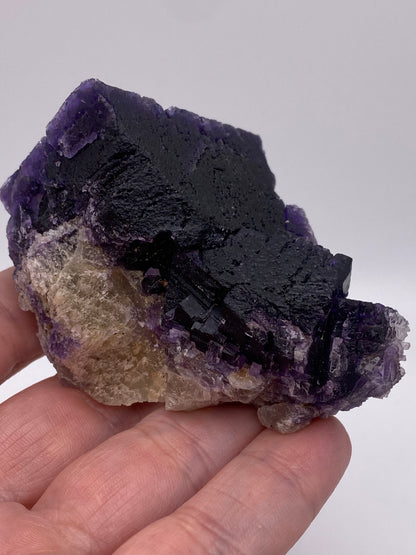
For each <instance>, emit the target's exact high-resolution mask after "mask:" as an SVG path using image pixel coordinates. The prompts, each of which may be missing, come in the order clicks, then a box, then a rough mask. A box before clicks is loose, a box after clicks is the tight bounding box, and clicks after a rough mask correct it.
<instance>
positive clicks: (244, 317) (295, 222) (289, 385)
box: [1, 79, 408, 432]
mask: <svg viewBox="0 0 416 555" xmlns="http://www.w3.org/2000/svg"><path fill="white" fill-rule="evenodd" d="M274 185H275V180H274V176H273V174H272V172H271V171H270V169H269V168H268V166H267V162H266V159H265V156H264V153H263V150H262V146H261V141H260V139H259V137H257V136H256V135H253V134H252V133H248V132H246V131H243V130H241V129H236V128H233V127H231V126H229V125H224V124H221V123H218V122H216V121H213V120H208V119H205V118H202V117H199V116H197V115H195V114H192V113H190V112H187V111H185V110H180V109H177V108H170V109H168V110H163V109H162V108H161V107H160V106H159V105H158V104H157V103H156V102H155V101H153V100H151V99H149V98H145V97H141V96H139V95H137V94H134V93H130V92H125V91H122V90H120V89H117V88H114V87H110V86H108V85H105V84H104V83H101V82H100V81H96V80H93V79H91V80H88V81H85V82H84V83H82V84H81V85H80V86H79V87H78V88H77V89H76V90H75V91H74V92H73V93H72V94H71V95H70V96H69V98H68V99H67V100H66V101H65V103H64V104H63V106H62V108H61V109H60V110H59V112H58V114H57V115H56V116H55V117H54V119H53V120H52V121H51V122H50V124H49V125H48V127H47V131H46V137H44V138H43V139H42V140H41V141H40V142H39V143H38V144H37V146H36V147H35V148H34V150H33V151H32V152H31V154H30V155H29V156H28V157H27V158H26V160H25V161H24V162H23V163H22V165H21V167H20V168H19V170H18V171H17V172H16V173H15V174H14V175H13V176H12V177H10V178H9V180H8V181H7V182H6V184H5V185H4V186H3V188H2V191H1V197H2V200H3V202H4V204H5V206H6V208H7V210H8V211H9V213H10V215H11V218H10V221H9V225H8V239H9V248H10V255H11V257H12V259H13V261H14V263H15V266H16V271H15V280H16V284H17V288H18V291H19V295H20V303H21V306H22V307H23V308H24V309H27V310H33V311H34V312H35V314H36V316H37V319H38V323H39V337H40V340H41V343H42V346H43V349H44V351H45V353H46V354H47V356H48V357H49V359H50V360H51V361H52V362H53V364H54V365H55V367H56V369H57V371H58V374H59V376H60V377H61V379H62V380H64V381H66V382H69V383H71V384H73V385H75V386H77V387H80V388H81V389H83V390H85V391H86V392H88V393H89V394H90V395H91V396H92V397H94V398H95V399H97V400H98V401H101V402H103V403H107V404H131V403H134V402H138V401H164V402H165V405H166V408H167V409H171V410H190V409H195V408H200V407H204V406H208V405H215V404H218V403H223V402H230V401H239V402H242V403H252V404H254V405H255V406H257V407H258V415H259V418H260V420H261V422H262V423H263V424H264V425H265V426H268V427H270V428H275V429H278V430H280V431H281V432H291V431H295V430H297V429H299V428H301V427H303V426H305V425H306V424H307V423H308V422H310V420H311V419H312V418H315V417H317V416H323V417H325V416H329V415H331V414H335V413H336V412H337V411H338V410H348V409H350V408H352V407H355V406H358V405H360V404H361V403H362V402H363V401H364V400H365V399H367V398H368V397H371V396H373V397H383V396H385V395H386V394H387V393H388V392H389V390H390V389H391V387H392V386H393V385H394V384H395V383H396V382H398V381H399V379H400V378H401V377H402V375H403V370H402V369H401V367H400V361H402V360H404V358H405V357H404V354H403V352H404V349H405V348H406V347H407V344H406V343H404V339H405V337H406V334H407V331H408V324H407V322H406V320H405V319H404V318H403V317H402V316H400V315H399V314H398V313H397V312H396V311H395V310H393V309H391V308H388V307H384V306H382V305H380V304H372V303H368V302H362V301H355V300H349V299H347V298H346V296H347V293H348V285H349V279H350V273H351V259H350V258H349V257H347V256H345V255H342V254H335V255H332V254H331V253H330V252H329V251H328V250H327V249H325V248H323V247H321V246H319V245H318V244H317V242H316V239H315V237H314V234H313V232H312V229H311V227H310V225H309V223H308V220H307V218H306V215H305V213H304V211H303V210H302V209H301V208H298V207H296V206H291V205H287V206H285V205H284V203H283V202H282V200H281V199H280V198H279V197H278V196H277V195H276V193H275V191H274Z"/></svg>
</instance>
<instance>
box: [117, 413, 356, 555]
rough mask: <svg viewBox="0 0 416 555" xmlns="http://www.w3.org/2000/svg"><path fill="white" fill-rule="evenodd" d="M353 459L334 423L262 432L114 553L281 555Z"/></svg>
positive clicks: (326, 422) (308, 521)
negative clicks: (196, 490)
mask: <svg viewBox="0 0 416 555" xmlns="http://www.w3.org/2000/svg"><path fill="white" fill-rule="evenodd" d="M349 457H350V444H349V440H348V436H347V434H346V432H345V430H344V429H343V427H342V425H341V424H340V423H339V422H338V421H337V420H335V419H330V420H328V421H323V420H321V421H316V422H314V423H313V424H312V425H311V426H309V427H308V428H306V429H305V430H302V431H301V432H297V433H295V434H292V435H288V436H281V435H279V434H277V433H276V432H271V431H269V430H267V431H264V432H262V433H261V434H260V435H259V436H258V437H256V439H254V440H253V441H252V442H251V443H250V444H249V445H248V446H247V447H246V449H244V450H243V451H242V452H241V454H240V455H239V456H238V457H236V458H235V459H234V460H233V461H231V462H230V463H229V464H228V465H227V466H226V467H225V468H223V470H222V471H221V472H220V473H219V474H218V475H217V476H215V477H214V478H213V479H212V480H211V481H210V482H209V483H208V484H207V485H206V486H205V487H204V488H203V489H202V490H201V491H200V492H199V493H197V494H196V495H195V496H193V497H192V498H191V499H190V500H189V501H188V502H187V503H185V504H184V505H183V506H182V507H180V508H179V509H178V510H177V511H176V512H175V513H173V514H171V515H170V516H168V517H166V518H164V519H161V520H159V521H157V522H155V523H154V524H152V525H150V526H148V527H147V528H145V529H144V530H143V531H141V532H140V533H138V534H136V536H134V537H133V538H131V539H130V540H129V541H128V542H127V543H126V544H124V545H123V546H122V547H121V548H120V549H118V550H117V555H130V554H131V555H133V554H135V555H136V554H140V555H146V554H148V553H149V554H150V553H154V550H155V545H157V552H158V555H164V554H171V553H192V555H199V554H201V555H203V554H205V553H212V554H213V555H217V554H218V555H220V554H222V553H227V554H230V555H233V554H243V553H247V554H252V553H262V554H264V555H267V554H270V555H280V554H284V553H286V552H287V551H288V549H290V547H291V546H292V545H293V544H294V543H295V542H296V541H297V539H298V538H299V537H300V536H301V535H302V533H303V532H304V531H305V529H306V528H307V527H308V526H309V524H310V522H311V521H312V519H313V518H314V517H315V516H316V514H317V513H318V511H319V510H320V508H321V507H322V505H323V504H324V502H325V500H326V499H327V498H328V496H329V495H330V493H331V492H332V490H333V489H334V487H335V485H336V484H337V483H338V481H339V480H340V478H341V476H342V474H343V473H344V470H345V468H346V466H347V464H348V461H349Z"/></svg>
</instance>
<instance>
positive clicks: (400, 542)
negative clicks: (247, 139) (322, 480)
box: [0, 0, 416, 555]
mask: <svg viewBox="0 0 416 555" xmlns="http://www.w3.org/2000/svg"><path fill="white" fill-rule="evenodd" d="M415 29H416V2H414V0H408V1H405V0H395V1H394V2H393V1H387V0H349V1H348V2H347V1H338V0H313V1H311V0H284V1H279V0H277V1H273V0H269V1H267V0H252V1H243V0H223V1H220V0H210V1H207V0H203V1H200V0H170V1H169V0H164V1H162V0H153V1H150V0H149V1H146V0H142V1H140V0H135V1H133V0H131V1H130V0H128V1H127V0H124V1H123V0H119V1H118V2H117V3H116V2H113V1H105V0H92V1H89V0H72V1H71V2H60V1H56V0H37V1H36V0H32V1H29V0H0V83H1V86H0V110H1V112H0V152H1V158H0V181H1V182H2V181H4V180H5V179H6V178H7V177H8V176H9V175H10V174H11V173H12V172H13V171H14V170H15V169H17V167H18V166H19V164H20V162H21V161H22V160H23V159H24V157H25V156H26V155H27V154H28V153H29V151H30V150H31V148H32V147H33V146H34V145H35V143H36V142H37V141H38V140H39V139H40V138H41V136H42V135H43V134H44V130H45V125H46V124H47V123H48V121H49V120H50V119H51V118H52V116H53V115H54V114H55V112H56V111H57V109H58V108H59V106H60V104H61V103H62V102H63V100H64V99H65V97H66V96H67V95H68V94H69V92H70V91H72V89H74V88H75V87H76V86H77V85H78V84H79V83H80V81H82V80H83V79H86V78H88V77H97V78H99V79H101V80H103V81H105V82H107V83H109V84H112V85H116V86H118V87H121V88H125V89H129V90H133V91H136V92H139V93H141V94H143V95H145V96H150V97H153V98H155V99H156V100H157V101H158V102H159V103H160V104H162V106H164V107H168V106H170V105H176V106H179V107H182V108H187V109H189V110H192V111H194V112H197V113H199V114H201V115H204V116H206V117H214V118H215V119H218V120H220V121H224V122H228V123H231V124H233V125H236V126H239V127H242V128H246V129H248V130H251V131H253V132H256V133H258V134H260V135H261V137H262V138H263V144H264V148H265V151H266V154H267V157H268V161H269V164H270V166H271V168H272V170H273V171H274V172H275V174H276V177H277V191H278V193H279V195H280V196H281V197H282V198H283V200H284V201H285V202H287V203H296V204H299V205H300V206H302V207H303V208H304V209H305V210H306V212H307V214H308V216H309V219H310V221H311V223H312V225H313V227H314V230H315V232H316V235H317V237H318V240H319V242H320V243H321V244H323V245H324V246H326V247H328V248H330V249H331V250H332V251H333V252H344V253H346V254H348V255H350V256H352V257H353V259H354V264H353V279H352V286H351V290H350V297H355V298H358V297H359V298H363V299H365V300H369V301H374V302H382V303H383V304H387V305H390V306H393V307H394V308H397V309H398V310H399V311H400V312H401V313H402V314H403V315H404V316H406V317H407V319H408V320H409V321H410V325H411V327H412V328H416V304H415V296H414V288H415V278H414V276H415V273H416V262H415V240H416V223H415V208H416V192H415V188H416V135H415V130H416V110H415V99H416V77H415V58H416V32H415ZM7 219H8V216H7V214H6V212H5V210H4V209H3V208H2V207H1V208H0V265H1V269H3V268H6V267H7V266H9V265H10V262H9V260H8V256H7V242H6V238H5V228H6V223H7ZM409 340H410V341H411V342H413V344H414V345H415V348H414V349H413V351H412V350H410V351H409V353H408V360H407V362H405V363H404V367H405V369H406V371H407V374H406V376H405V378H404V379H403V380H402V381H401V382H400V383H399V384H398V385H397V386H396V388H395V389H394V391H392V393H391V395H390V396H389V397H388V399H386V400H383V401H380V400H370V401H368V402H367V403H366V404H365V405H363V406H362V407H361V408H359V409H355V410H354V411H352V412H350V413H346V414H341V415H340V419H341V420H342V422H343V423H344V424H345V426H346V428H347V430H348V431H349V433H350V436H351V440H352V443H353V457H352V461H351V464H350V467H349V469H348V470H347V472H346V474H345V476H344V478H343V480H342V482H341V484H340V486H339V487H338V489H337V490H336V492H335V493H334V495H333V496H332V498H331V499H330V501H329V502H328V504H327V505H326V506H325V508H324V509H323V510H322V512H321V513H320V515H319V516H318V518H317V519H316V521H315V523H314V524H313V525H312V526H311V528H310V529H309V530H308V532H307V533H306V534H305V535H304V536H303V538H302V539H301V540H300V541H299V542H298V544H297V545H296V546H295V547H294V548H293V549H292V550H291V552H290V553H291V555H315V554H317V555H333V554H337V555H351V554H352V553H354V554H359V555H365V554H377V555H392V554H400V555H411V554H413V553H415V552H416V546H415V541H414V520H415V515H416V502H415V498H416V478H415V474H416V473H415V470H414V460H415V457H416V448H415V444H416V441H415V440H416V434H415V424H416V418H415V413H414V405H415V401H414V399H415V395H416V379H415V375H416V368H415V361H416V357H415V354H414V352H415V350H416V337H415V335H414V334H413V337H412V334H411V335H410V338H409ZM52 373H53V369H52V368H51V367H50V366H49V365H48V363H47V362H46V361H45V360H44V359H42V360H41V361H38V362H37V363H35V364H33V365H31V366H30V367H29V368H28V369H26V370H25V371H24V372H22V373H21V374H19V375H18V376H16V377H15V378H13V379H12V380H10V381H9V382H7V383H5V384H3V385H2V386H1V387H0V400H4V399H6V398H7V397H9V396H10V395H12V394H14V393H15V392H16V391H18V390H20V389H22V388H23V387H26V386H27V385H29V384H31V383H33V382H34V381H37V380H39V379H42V378H43V377H46V376H47V375H50V374H52Z"/></svg>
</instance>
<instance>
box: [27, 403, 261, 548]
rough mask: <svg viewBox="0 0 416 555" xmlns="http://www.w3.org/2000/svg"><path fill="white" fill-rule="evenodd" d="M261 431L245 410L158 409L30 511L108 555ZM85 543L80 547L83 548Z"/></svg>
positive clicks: (78, 466) (61, 480)
mask: <svg viewBox="0 0 416 555" xmlns="http://www.w3.org/2000/svg"><path fill="white" fill-rule="evenodd" d="M260 430H261V426H260V424H259V422H258V420H257V417H256V413H255V411H254V410H253V409H252V408H250V407H241V406H221V407H215V408H209V409H203V410H199V411H196V412H192V413H167V412H165V411H164V410H157V411H155V412H153V413H151V414H150V415H148V416H147V417H145V418H144V419H143V420H142V421H141V422H140V424H138V425H137V426H135V427H134V428H131V429H129V430H126V431H124V432H122V433H120V434H118V435H116V436H114V437H112V438H110V439H108V440H107V441H105V442H104V443H102V444H101V445H100V446H98V447H97V448H95V449H93V450H92V451H90V452H88V453H86V454H85V455H84V456H82V457H81V458H80V459H78V460H77V461H75V462H74V463H73V464H71V465H70V466H69V467H68V468H67V469H65V470H64V471H63V472H62V473H61V474H60V475H59V476H58V477H57V478H56V480H55V481H54V482H53V483H52V484H51V485H50V487H49V488H48V489H47V490H46V492H45V494H44V495H43V496H42V497H41V499H40V500H39V501H38V503H37V504H36V505H35V506H34V508H33V509H32V511H33V512H34V514H35V515H38V516H39V517H41V518H44V519H46V520H48V521H49V522H50V524H51V526H52V527H55V528H56V527H57V528H60V529H62V533H63V534H66V531H67V530H77V531H78V533H77V534H76V535H73V534H69V535H68V537H66V536H65V540H64V541H65V544H66V545H68V546H70V547H71V549H72V552H73V553H81V552H83V551H82V546H81V545H77V544H74V543H73V542H74V541H76V540H75V539H74V537H77V538H79V537H80V534H79V531H80V530H81V531H82V532H83V533H82V534H81V536H82V538H83V540H82V541H83V542H85V538H86V537H87V538H89V541H90V546H91V547H90V551H89V552H91V553H99V554H100V555H101V554H104V553H112V552H113V551H114V549H116V548H117V547H118V546H119V545H120V544H121V543H122V542H123V541H125V540H127V538H129V537H130V536H131V535H133V534H134V533H135V532H137V531H138V530H140V529H142V528H143V527H144V526H146V525H148V524H149V523H150V522H152V521H153V520H155V519H158V518H162V517H163V516H165V515H167V514H169V513H171V512H172V511H173V510H175V509H176V508H177V507H178V506H180V505H181V504H182V503H184V502H185V501H186V500H187V499H189V498H190V497H191V496H192V495H194V494H195V493H196V492H197V491H198V490H199V489H200V488H201V487H202V486H203V485H204V484H205V483H206V482H207V481H208V480H209V479H211V478H212V477H213V476H214V475H215V474H216V472H218V471H219V470H220V469H221V468H222V467H223V466H224V465H225V464H226V463H227V462H229V461H230V460H231V459H232V458H233V457H235V456H236V455H238V453H239V452H240V451H241V449H242V448H243V447H244V446H245V445H247V443H249V442H250V441H251V440H252V439H253V438H254V437H255V436H256V435H257V434H258V433H259V431H260ZM84 544H85V543H84Z"/></svg>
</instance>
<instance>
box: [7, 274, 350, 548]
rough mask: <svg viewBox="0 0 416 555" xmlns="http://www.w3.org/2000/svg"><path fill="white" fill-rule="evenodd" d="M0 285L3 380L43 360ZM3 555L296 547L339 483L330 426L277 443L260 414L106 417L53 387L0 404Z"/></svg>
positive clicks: (344, 441) (136, 410) (103, 410)
mask: <svg viewBox="0 0 416 555" xmlns="http://www.w3.org/2000/svg"><path fill="white" fill-rule="evenodd" d="M35 331H36V323H35V320H34V317H33V315H32V314H30V313H25V312H22V311H21V310H20V309H19V307H18V304H17V299H16V293H15V291H14V286H13V282H12V272H11V270H6V271H4V272H1V273H0V348H1V352H2V357H1V361H0V381H2V380H4V379H6V378H7V377H8V376H9V375H11V374H13V373H14V372H16V371H18V370H19V369H20V368H22V367H23V366H25V365H26V364H28V363H29V362H30V361H31V360H33V359H35V358H37V357H39V356H41V350H40V346H39V343H38V341H37V339H36V336H35ZM0 445H1V450H0V553H2V554H5V555H6V554H24V555H29V554H31V553H38V554H39V553H42V554H66V553H68V554H71V555H73V554H84V553H85V554H87V553H88V554H107V553H114V552H115V553H116V554H117V555H126V554H135V555H138V554H139V555H142V554H143V555H144V554H148V553H150V554H154V553H157V554H158V555H163V554H169V555H172V554H174V555H176V554H190V555H199V554H201V555H202V554H207V553H209V554H215V555H217V554H227V555H228V554H231V555H232V554H237V553H238V554H242V553H244V554H250V555H251V554H253V555H258V554H272V555H279V554H283V553H286V552H287V550H288V549H289V548H290V547H291V546H292V545H293V544H294V543H295V542H296V541H297V539H298V538H299V537H300V536H301V534H302V533H303V532H304V531H305V529H306V528H307V527H308V525H309V524H310V522H311V521H312V520H313V518H314V517H315V516H316V514H317V513H318V511H319V510H320V508H321V507H322V505H323V503H324V502H325V500H326V499H327V498H328V496H329V495H330V494H331V492H332V490H333V489H334V487H335V486H336V484H337V482H338V481H339V480H340V478H341V476H342V474H343V472H344V470H345V468H346V466H347V464H348V460H349V457H350V443H349V440H348V436H347V434H346V432H345V430H344V428H343V427H342V425H341V424H340V423H339V422H338V421H337V420H336V419H335V418H330V419H328V420H325V421H324V420H317V421H315V422H313V423H312V424H311V425H310V426H308V427H307V428H306V429H304V430H302V431H300V432H296V433H294V434H291V435H287V436H283V435H280V434H279V433H277V432H273V431H270V430H264V429H263V428H262V427H261V425H260V424H259V422H258V420H257V417H256V413H255V410H254V409H253V408H252V407H247V406H236V405H228V406H219V407H212V408H207V409H202V410H198V411H195V412H192V413H180V412H178V413H173V412H171V413H169V412H166V411H165V410H164V409H163V407H161V406H160V405H155V404H150V403H147V404H141V405H139V404H138V405H134V406H132V407H108V406H104V405H100V404H99V403H96V402H95V401H93V400H92V399H91V398H90V397H88V396H87V395H86V394H84V393H82V392H81V391H78V390H76V389H70V388H64V387H62V386H61V385H60V384H59V382H58V381H57V379H56V378H50V379H47V380H44V381H42V382H40V383H38V384H36V385H34V386H32V387H30V388H28V389H26V390H25V391H22V392H21V393H19V394H17V395H16V396H14V397H12V398H11V399H9V400H7V401H6V402H4V403H3V404H2V405H0Z"/></svg>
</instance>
